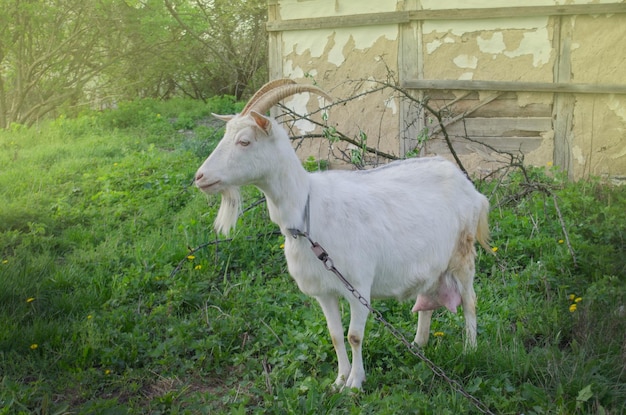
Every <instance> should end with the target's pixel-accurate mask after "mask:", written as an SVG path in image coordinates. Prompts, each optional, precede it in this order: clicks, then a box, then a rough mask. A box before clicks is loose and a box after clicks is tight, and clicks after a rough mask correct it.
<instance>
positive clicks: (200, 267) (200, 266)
mask: <svg viewBox="0 0 626 415" xmlns="http://www.w3.org/2000/svg"><path fill="white" fill-rule="evenodd" d="M193 269H202V265H199V264H198V265H196V266H195V267H193Z"/></svg>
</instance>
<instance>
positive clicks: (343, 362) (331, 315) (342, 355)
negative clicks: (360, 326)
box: [316, 295, 350, 389]
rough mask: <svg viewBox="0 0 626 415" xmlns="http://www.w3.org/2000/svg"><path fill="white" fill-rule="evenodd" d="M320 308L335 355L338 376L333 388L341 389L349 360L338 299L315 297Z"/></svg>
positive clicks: (330, 296) (346, 376)
mask: <svg viewBox="0 0 626 415" xmlns="http://www.w3.org/2000/svg"><path fill="white" fill-rule="evenodd" d="M316 298H317V301H318V302H319V303H320V306H321V307H322V311H323V312H324V316H325V317H326V325H327V326H328V331H329V332H330V339H331V341H332V342H333V347H334V348H335V353H336V354H337V365H338V366H339V368H338V374H337V380H335V387H337V388H338V389H341V388H343V386H344V385H345V383H346V381H347V380H348V377H349V375H350V360H348V353H347V352H346V344H345V342H344V337H343V336H344V334H343V326H342V324H341V313H340V312H339V298H338V297H336V296H332V295H325V296H319V297H316Z"/></svg>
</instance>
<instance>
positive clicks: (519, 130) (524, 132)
mask: <svg viewBox="0 0 626 415" xmlns="http://www.w3.org/2000/svg"><path fill="white" fill-rule="evenodd" d="M446 130H447V131H448V134H449V135H454V136H459V137H463V136H465V135H467V136H469V137H536V136H539V135H540V133H543V132H546V131H550V130H552V118H551V117H528V118H520V117H500V118H465V119H463V120H460V121H458V122H456V123H454V124H451V125H448V126H447V127H446Z"/></svg>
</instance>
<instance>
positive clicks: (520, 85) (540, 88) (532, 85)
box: [400, 79, 626, 94]
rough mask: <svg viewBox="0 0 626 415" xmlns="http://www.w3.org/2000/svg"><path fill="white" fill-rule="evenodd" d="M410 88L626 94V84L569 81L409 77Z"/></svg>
mask: <svg viewBox="0 0 626 415" xmlns="http://www.w3.org/2000/svg"><path fill="white" fill-rule="evenodd" d="M400 86H401V87H402V88H408V89H435V90H460V91H500V92H556V93H572V94H626V85H617V84H615V85H610V84H603V85H597V84H577V83H569V82H518V81H513V82H509V81H466V80H439V79H409V80H405V81H404V82H402V83H401V85H400Z"/></svg>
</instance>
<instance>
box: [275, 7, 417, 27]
mask: <svg viewBox="0 0 626 415" xmlns="http://www.w3.org/2000/svg"><path fill="white" fill-rule="evenodd" d="M409 22H410V19H409V12H407V11H397V12H384V13H363V14H352V15H346V16H327V17H313V18H305V19H289V20H281V21H269V22H267V23H266V25H265V30H267V31H268V32H277V31H279V32H285V31H288V30H311V29H336V28H341V27H358V26H379V25H387V24H403V23H409Z"/></svg>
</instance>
